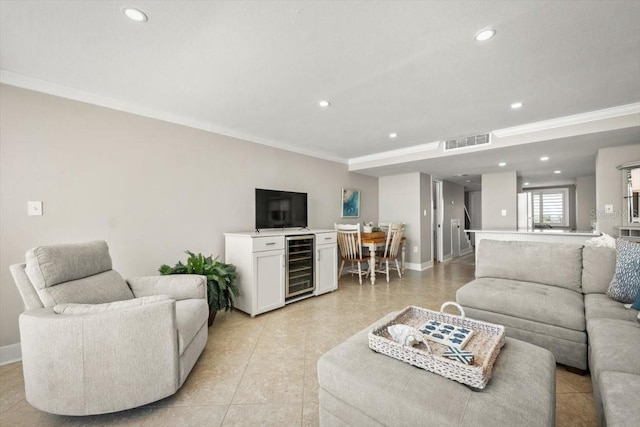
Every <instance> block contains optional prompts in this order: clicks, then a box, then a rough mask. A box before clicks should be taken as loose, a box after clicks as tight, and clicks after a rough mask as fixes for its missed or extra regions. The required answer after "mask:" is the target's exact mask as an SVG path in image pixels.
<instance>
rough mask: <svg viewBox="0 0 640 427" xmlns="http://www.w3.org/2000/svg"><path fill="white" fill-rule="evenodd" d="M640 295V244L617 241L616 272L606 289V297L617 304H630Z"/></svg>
mask: <svg viewBox="0 0 640 427" xmlns="http://www.w3.org/2000/svg"><path fill="white" fill-rule="evenodd" d="M638 293H640V243H635V242H630V241H628V240H624V239H618V240H617V244H616V272H615V274H614V275H613V280H611V284H610V285H609V289H607V296H608V297H609V298H611V299H614V300H616V301H618V302H623V303H630V302H634V301H635V300H636V297H637V295H638Z"/></svg>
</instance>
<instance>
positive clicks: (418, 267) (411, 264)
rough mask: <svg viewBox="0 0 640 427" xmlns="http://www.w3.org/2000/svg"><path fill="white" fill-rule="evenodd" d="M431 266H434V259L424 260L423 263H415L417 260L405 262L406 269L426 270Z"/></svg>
mask: <svg viewBox="0 0 640 427" xmlns="http://www.w3.org/2000/svg"><path fill="white" fill-rule="evenodd" d="M431 267H433V260H432V261H427V262H423V263H422V264H418V263H415V262H406V263H405V264H404V268H405V270H415V271H424V270H427V269H429V268H431Z"/></svg>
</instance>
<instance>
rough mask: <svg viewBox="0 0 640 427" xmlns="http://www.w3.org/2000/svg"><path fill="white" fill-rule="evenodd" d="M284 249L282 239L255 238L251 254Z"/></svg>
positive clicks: (274, 237)
mask: <svg viewBox="0 0 640 427" xmlns="http://www.w3.org/2000/svg"><path fill="white" fill-rule="evenodd" d="M273 249H284V237H282V236H273V237H256V238H254V239H253V252H261V251H270V250H273Z"/></svg>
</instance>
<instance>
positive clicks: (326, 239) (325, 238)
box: [316, 233, 337, 245]
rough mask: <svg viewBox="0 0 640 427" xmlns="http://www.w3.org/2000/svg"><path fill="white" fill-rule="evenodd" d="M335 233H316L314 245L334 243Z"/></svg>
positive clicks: (335, 239)
mask: <svg viewBox="0 0 640 427" xmlns="http://www.w3.org/2000/svg"><path fill="white" fill-rule="evenodd" d="M336 236H337V234H336V233H318V234H316V245H328V244H331V243H336V241H337V238H336Z"/></svg>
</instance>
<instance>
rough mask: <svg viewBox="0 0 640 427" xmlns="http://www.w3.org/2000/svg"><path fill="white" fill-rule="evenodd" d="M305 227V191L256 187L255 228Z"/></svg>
mask: <svg viewBox="0 0 640 427" xmlns="http://www.w3.org/2000/svg"><path fill="white" fill-rule="evenodd" d="M292 227H307V193H294V192H292V191H278V190H264V189H262V188H256V229H257V230H260V229H263V228H292Z"/></svg>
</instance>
